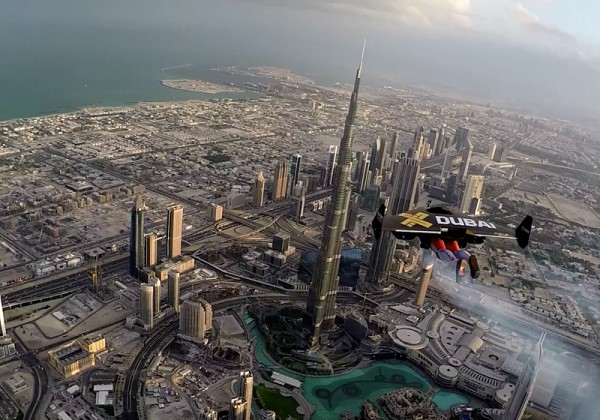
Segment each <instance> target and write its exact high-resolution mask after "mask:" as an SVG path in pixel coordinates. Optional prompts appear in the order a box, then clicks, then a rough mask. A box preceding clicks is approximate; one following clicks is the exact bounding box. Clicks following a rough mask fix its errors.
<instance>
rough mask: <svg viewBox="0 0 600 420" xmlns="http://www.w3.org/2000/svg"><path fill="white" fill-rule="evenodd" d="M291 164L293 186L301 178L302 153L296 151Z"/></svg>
mask: <svg viewBox="0 0 600 420" xmlns="http://www.w3.org/2000/svg"><path fill="white" fill-rule="evenodd" d="M290 161H291V165H290V176H291V178H292V188H294V187H295V186H296V184H298V181H299V178H300V167H301V165H302V155H301V154H300V153H295V154H293V155H292V157H291V159H290Z"/></svg>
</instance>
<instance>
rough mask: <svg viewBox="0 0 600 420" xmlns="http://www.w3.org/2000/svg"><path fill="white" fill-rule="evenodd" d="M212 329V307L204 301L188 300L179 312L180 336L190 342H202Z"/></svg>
mask: <svg viewBox="0 0 600 420" xmlns="http://www.w3.org/2000/svg"><path fill="white" fill-rule="evenodd" d="M211 327H212V307H211V306H210V303H208V302H207V301H205V300H204V299H200V298H196V299H195V300H186V301H185V302H183V305H181V311H180V312H179V335H180V336H181V337H183V338H184V339H187V340H190V341H196V342H201V341H202V340H204V334H206V331H208V330H210V329H211Z"/></svg>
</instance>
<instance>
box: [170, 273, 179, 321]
mask: <svg viewBox="0 0 600 420" xmlns="http://www.w3.org/2000/svg"><path fill="white" fill-rule="evenodd" d="M180 276H181V274H179V273H178V272H177V271H169V278H168V283H167V300H168V303H169V306H170V307H171V308H173V309H174V310H175V313H179V277H180Z"/></svg>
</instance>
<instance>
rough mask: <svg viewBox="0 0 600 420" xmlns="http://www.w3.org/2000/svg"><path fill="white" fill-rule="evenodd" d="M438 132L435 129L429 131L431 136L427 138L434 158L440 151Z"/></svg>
mask: <svg viewBox="0 0 600 420" xmlns="http://www.w3.org/2000/svg"><path fill="white" fill-rule="evenodd" d="M438 135H439V133H438V131H437V130H436V129H434V128H432V129H431V130H429V136H428V137H427V143H428V144H429V149H430V150H431V154H432V156H437V150H438Z"/></svg>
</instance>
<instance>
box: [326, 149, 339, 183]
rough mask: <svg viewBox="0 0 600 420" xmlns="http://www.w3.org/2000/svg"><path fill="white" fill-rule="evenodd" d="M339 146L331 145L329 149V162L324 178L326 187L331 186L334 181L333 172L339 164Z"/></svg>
mask: <svg viewBox="0 0 600 420" xmlns="http://www.w3.org/2000/svg"><path fill="white" fill-rule="evenodd" d="M337 158H338V147H337V146H334V145H331V146H329V150H328V151H327V162H325V179H324V180H323V186H324V187H330V186H331V185H332V183H333V173H334V171H335V166H336V165H337Z"/></svg>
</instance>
